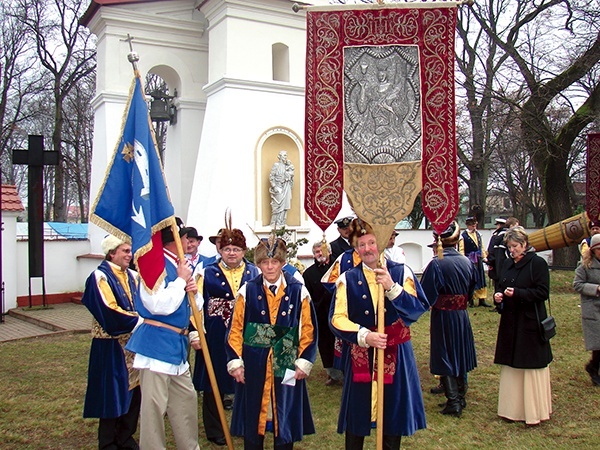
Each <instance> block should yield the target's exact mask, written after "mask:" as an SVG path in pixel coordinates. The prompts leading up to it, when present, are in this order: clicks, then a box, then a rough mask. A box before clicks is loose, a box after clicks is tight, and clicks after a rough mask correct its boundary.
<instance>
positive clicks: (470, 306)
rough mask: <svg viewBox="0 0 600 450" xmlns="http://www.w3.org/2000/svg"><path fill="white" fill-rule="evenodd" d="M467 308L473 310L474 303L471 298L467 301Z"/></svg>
mask: <svg viewBox="0 0 600 450" xmlns="http://www.w3.org/2000/svg"><path fill="white" fill-rule="evenodd" d="M469 308H475V302H474V301H473V299H472V298H470V299H469Z"/></svg>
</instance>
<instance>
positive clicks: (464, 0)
mask: <svg viewBox="0 0 600 450" xmlns="http://www.w3.org/2000/svg"><path fill="white" fill-rule="evenodd" d="M474 4H475V0H443V1H437V2H436V1H413V2H403V3H396V2H394V3H386V2H385V0H377V1H376V2H373V3H344V4H335V5H331V4H330V5H300V4H298V3H294V4H293V5H292V11H294V12H296V13H297V12H299V11H341V10H345V9H384V8H443V7H447V8H452V7H455V6H456V7H458V6H464V5H466V6H473V5H474Z"/></svg>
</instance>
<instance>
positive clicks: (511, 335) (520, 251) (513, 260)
mask: <svg viewBox="0 0 600 450" xmlns="http://www.w3.org/2000/svg"><path fill="white" fill-rule="evenodd" d="M504 243H505V245H506V248H507V249H508V251H509V253H510V258H508V259H506V260H505V261H504V263H503V265H502V270H501V271H500V273H501V275H500V279H499V280H498V284H497V285H496V289H495V291H496V292H495V294H494V302H495V304H496V308H497V309H498V312H499V313H500V315H501V318H500V325H499V326H498V339H497V341H496V354H495V357H494V363H495V364H500V365H501V369H500V388H499V392H498V416H500V417H502V418H504V419H507V420H511V421H524V422H525V423H526V424H527V425H537V424H539V423H540V422H541V421H544V420H548V419H550V414H551V413H552V395H551V388H550V369H549V367H548V365H549V364H550V362H551V361H552V350H551V348H550V342H549V341H548V340H547V339H545V338H544V336H543V334H542V327H541V324H540V321H543V320H544V319H546V318H547V317H548V314H547V312H546V305H545V301H546V299H548V296H549V292H550V273H549V271H548V264H547V263H546V261H545V260H544V259H543V258H541V257H540V256H538V255H537V254H536V253H535V249H534V248H533V247H531V246H530V245H529V239H528V237H527V233H526V232H525V230H524V229H523V227H514V228H512V229H510V230H508V231H507V232H506V234H505V235H504Z"/></svg>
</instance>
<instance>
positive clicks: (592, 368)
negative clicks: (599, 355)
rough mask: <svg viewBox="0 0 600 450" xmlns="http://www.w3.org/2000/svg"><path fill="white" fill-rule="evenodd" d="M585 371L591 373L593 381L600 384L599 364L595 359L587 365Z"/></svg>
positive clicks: (597, 384)
mask: <svg viewBox="0 0 600 450" xmlns="http://www.w3.org/2000/svg"><path fill="white" fill-rule="evenodd" d="M585 371H586V372H587V373H588V374H589V375H590V378H591V379H592V383H594V384H595V385H596V386H600V374H599V373H598V365H597V364H596V362H595V361H594V360H593V359H592V361H590V362H589V363H587V364H586V365H585Z"/></svg>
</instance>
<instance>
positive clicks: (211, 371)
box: [171, 219, 234, 450]
mask: <svg viewBox="0 0 600 450" xmlns="http://www.w3.org/2000/svg"><path fill="white" fill-rule="evenodd" d="M171 231H172V232H173V237H174V238H175V244H176V245H177V257H178V258H179V259H180V260H184V259H185V254H184V252H183V246H182V245H181V238H180V237H179V229H178V228H177V224H176V222H175V219H173V222H172V223H171ZM187 294H188V300H189V303H190V306H191V307H192V316H193V317H194V321H195V322H196V325H197V327H196V328H197V329H198V336H199V337H200V345H201V346H202V355H203V356H204V363H205V364H206V372H207V373H208V378H209V379H210V385H211V387H212V390H213V394H214V396H215V403H216V404H217V410H218V411H219V419H221V426H222V427H223V434H225V441H226V442H227V448H228V449H229V450H233V448H234V447H233V441H232V439H231V433H230V432H229V425H228V424H227V418H226V417H225V409H223V400H222V399H221V392H220V391H219V385H218V384H217V378H216V377H215V371H214V369H213V365H212V360H211V359H210V353H209V352H208V344H207V343H206V336H205V335H204V323H203V321H202V315H201V314H200V311H198V305H196V300H195V299H194V295H193V294H192V293H191V292H188V293H187Z"/></svg>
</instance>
